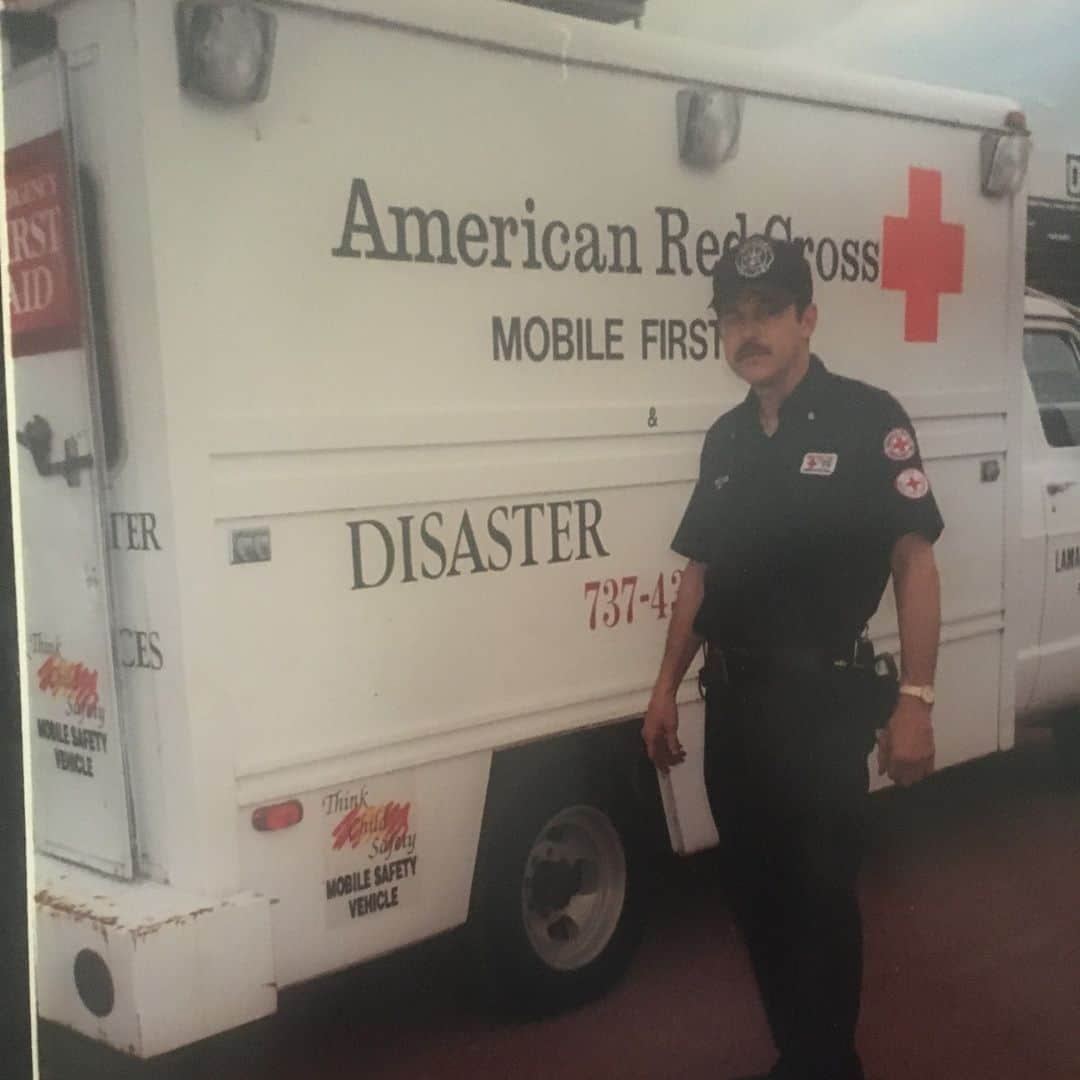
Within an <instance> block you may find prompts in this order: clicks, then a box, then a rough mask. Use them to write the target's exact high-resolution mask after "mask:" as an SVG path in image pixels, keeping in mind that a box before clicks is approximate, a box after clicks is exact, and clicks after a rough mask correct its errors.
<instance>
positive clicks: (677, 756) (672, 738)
mask: <svg viewBox="0 0 1080 1080" xmlns="http://www.w3.org/2000/svg"><path fill="white" fill-rule="evenodd" d="M641 737H642V738H643V739H644V740H645V749H646V751H648V754H649V760H650V761H652V763H653V764H654V765H655V766H656V767H657V768H658V769H659V770H660V771H661V772H662V773H666V772H667V771H668V769H670V768H671V766H672V765H678V764H680V763H681V762H682V761H683V759H684V758H685V757H686V751H685V750H683V748H682V743H680V742H679V707H678V705H676V704H675V694H674V693H671V694H656V693H654V694H653V696H652V698H651V699H650V701H649V708H648V709H647V710H646V712H645V720H644V722H643V723H642V725H641Z"/></svg>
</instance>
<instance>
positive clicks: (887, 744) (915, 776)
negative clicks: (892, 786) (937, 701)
mask: <svg viewBox="0 0 1080 1080" xmlns="http://www.w3.org/2000/svg"><path fill="white" fill-rule="evenodd" d="M877 762H878V775H879V776H880V775H881V774H883V773H886V772H887V773H888V774H889V779H890V780H893V781H894V782H895V783H897V784H899V785H900V786H901V787H907V786H909V785H910V784H915V783H917V782H918V781H919V780H923V779H925V778H926V777H927V776H929V775H930V774H931V773H932V772H933V771H934V726H933V722H932V721H931V718H930V708H929V706H927V705H925V704H923V702H921V701H919V700H917V699H916V698H912V697H909V696H908V695H907V694H901V695H900V700H899V701H898V702H897V705H896V708H895V709H894V710H893V714H892V716H890V717H889V723H888V725H887V726H886V727H885V728H884V729H883V730H882V731H879V732H878V743H877Z"/></svg>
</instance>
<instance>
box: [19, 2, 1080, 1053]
mask: <svg viewBox="0 0 1080 1080" xmlns="http://www.w3.org/2000/svg"><path fill="white" fill-rule="evenodd" d="M36 6H37V7H40V8H47V10H48V12H49V13H50V14H51V16H52V18H53V20H54V23H53V25H54V27H55V33H56V47H55V48H54V49H51V50H49V51H48V52H47V55H44V56H41V57H39V58H37V59H33V60H27V61H26V62H24V63H18V64H15V63H12V64H10V65H9V66H8V69H7V70H6V71H5V91H6V93H5V107H6V110H7V111H6V139H7V145H6V177H5V179H6V191H7V214H8V229H7V236H6V241H5V244H6V246H5V253H6V256H7V259H8V274H7V275H6V276H5V279H4V287H5V305H6V309H7V313H6V318H7V320H8V321H7V323H6V325H5V329H6V330H8V334H7V335H6V340H8V341H9V343H10V349H9V357H10V363H9V364H8V370H7V380H8V381H7V392H8V394H9V395H10V401H11V406H10V408H9V416H11V417H12V426H13V427H14V428H15V429H16V431H17V436H18V442H17V445H13V447H12V450H13V452H12V462H13V467H14V472H15V486H16V491H17V498H18V509H19V523H18V524H19V533H18V536H19V540H20V543H21V549H22V553H23V561H22V569H23V579H22V582H21V586H20V588H21V596H22V600H23V613H22V622H21V626H20V633H21V645H22V662H23V668H22V675H23V679H22V682H23V686H24V694H25V702H24V713H25V719H26V738H27V742H28V746H29V752H30V758H31V761H32V769H33V773H32V779H33V811H34V842H35V846H36V848H37V851H38V857H37V862H36V879H35V898H36V904H37V953H36V966H37V973H38V974H37V987H38V997H39V1009H40V1012H41V1014H42V1015H43V1016H46V1017H48V1018H50V1019H52V1020H55V1021H58V1022H60V1023H63V1024H66V1025H68V1026H70V1027H71V1028H73V1029H75V1030H77V1031H79V1032H81V1033H83V1034H85V1035H87V1036H89V1037H91V1038H95V1039H99V1040H101V1041H103V1042H106V1043H108V1044H110V1045H112V1046H115V1047H119V1048H121V1049H123V1050H125V1051H127V1052H129V1053H131V1054H133V1055H136V1056H139V1057H152V1056H154V1055H156V1054H160V1053H163V1052H165V1051H167V1050H170V1049H173V1048H175V1047H177V1046H180V1045H183V1044H185V1043H189V1042H192V1041H194V1040H196V1039H199V1038H203V1037H206V1036H208V1035H210V1034H213V1033H215V1032H218V1031H221V1030H223V1029H225V1028H228V1027H231V1026H236V1025H239V1024H242V1023H245V1022H247V1021H250V1020H254V1019H256V1018H258V1017H261V1016H265V1015H267V1014H269V1013H271V1012H273V1010H274V1008H275V1004H276V999H277V998H276V995H277V990H278V988H279V987H282V986H288V985H291V984H295V983H298V982H301V981H303V980H305V979H310V978H313V977H316V976H319V975H321V974H323V973H326V972H329V971H332V970H335V969H338V968H342V967H345V966H348V965H351V964H356V963H361V962H363V961H365V960H368V959H370V958H372V957H375V956H379V955H381V954H384V953H388V952H391V951H393V950H395V949H399V948H401V947H403V946H405V945H408V944H410V943H412V942H416V941H419V940H421V939H423V938H426V937H430V936H432V935H435V934H438V933H441V932H443V931H446V930H449V929H451V928H454V927H458V926H461V925H462V924H465V923H466V922H475V923H476V924H478V925H483V926H484V927H485V929H486V931H487V935H486V936H487V938H488V941H489V943H490V945H491V946H492V950H491V953H492V959H493V966H494V969H495V971H496V973H497V975H498V977H499V979H500V984H501V986H502V987H503V989H504V991H505V993H506V994H508V995H509V994H511V993H513V994H515V995H516V996H517V997H518V999H519V1000H520V1001H522V1002H524V1003H525V1004H526V1005H527V1006H528V1007H531V1008H550V1007H551V1006H552V1005H555V1004H565V1003H566V1002H568V1001H577V1000H582V999H584V998H585V997H588V996H590V995H592V994H595V993H597V992H599V991H600V990H601V989H602V988H603V987H605V986H607V985H609V984H610V983H611V981H612V980H613V979H614V978H615V977H617V976H618V975H619V973H620V972H621V971H622V970H623V969H624V968H625V966H626V964H627V962H628V960H629V957H630V954H631V952H632V949H633V945H634V943H635V940H636V938H637V935H638V933H639V931H640V915H641V896H642V892H643V886H644V884H645V881H646V878H647V875H648V873H649V872H650V871H651V869H652V867H651V866H650V859H655V858H657V857H658V855H657V847H658V844H660V843H662V844H663V845H664V846H665V847H667V849H668V850H669V851H670V850H671V849H674V850H675V851H678V852H680V853H687V852H691V851H695V850H700V849H701V848H703V847H707V846H709V845H710V844H715V843H716V842H717V829H716V825H715V823H714V822H713V821H712V819H711V816H710V814H709V810H708V803H707V799H706V793H705V788H704V780H703V746H704V740H705V730H704V709H703V705H702V702H701V699H700V696H699V694H698V690H697V686H696V680H695V679H694V678H693V677H690V678H688V679H687V681H686V683H685V685H684V686H683V688H682V689H681V691H680V695H679V701H680V710H681V723H682V731H683V735H684V742H685V744H686V745H687V746H688V749H689V751H690V752H689V755H688V759H687V761H686V763H685V764H684V765H682V766H680V767H679V768H678V769H675V770H673V771H672V773H671V777H670V780H669V781H665V782H664V783H663V784H662V785H660V784H658V782H657V778H656V775H655V773H654V772H653V771H652V770H651V768H650V767H649V766H648V762H647V760H646V759H645V758H644V755H643V748H642V745H641V739H640V719H641V715H642V713H643V712H644V709H645V707H646V704H647V701H648V696H649V691H650V688H651V684H652V680H653V678H654V676H655V672H656V667H657V663H658V659H659V656H660V653H661V650H662V648H663V641H664V635H665V631H666V628H667V620H668V619H669V618H670V613H671V605H672V601H673V599H674V596H675V594H676V592H677V589H678V581H679V573H680V565H679V564H680V560H679V559H677V558H676V557H675V556H674V555H673V554H672V553H671V552H670V549H669V543H670V540H671V537H672V535H673V533H674V530H675V527H676V524H677V522H678V519H679V515H680V514H681V512H682V509H683V507H684V506H685V503H686V499H687V497H688V495H689V492H690V490H691V488H692V485H693V483H694V481H695V479H696V477H697V472H698V464H699V455H700V449H701V441H702V436H703V433H704V431H705V430H706V429H707V428H708V427H709V425H710V424H711V423H712V422H713V420H714V419H715V418H716V416H717V415H719V414H720V413H722V412H724V411H726V410H727V409H728V408H730V407H731V406H732V405H733V404H735V403H737V402H738V401H739V400H740V399H741V397H742V396H743V394H744V393H745V387H744V386H742V385H741V384H740V383H739V382H738V380H737V379H736V378H735V376H734V375H733V374H732V373H731V371H730V370H729V369H728V367H727V365H726V364H725V362H724V357H723V353H722V349H721V347H720V343H719V335H718V332H717V326H716V323H715V321H714V320H713V318H712V313H711V312H710V311H709V310H708V308H707V306H706V305H707V300H708V298H709V292H710V290H709V281H708V275H709V271H710V269H711V266H712V264H713V262H714V261H715V260H716V258H717V257H719V255H720V253H721V252H722V251H723V250H724V249H725V248H727V247H730V246H731V245H732V244H734V243H736V242H737V241H738V240H739V239H740V238H741V237H743V236H745V235H748V234H751V233H754V232H763V233H767V234H771V235H775V236H783V237H786V238H789V239H794V238H798V239H800V240H802V241H803V242H804V244H805V249H806V251H807V254H808V257H809V259H810V261H811V265H812V269H813V273H814V276H815V297H816V299H817V302H818V305H819V308H820V310H821V319H820V322H819V328H818V331H817V333H816V335H815V342H814V344H815V349H816V351H818V352H819V353H820V354H821V355H822V357H823V358H824V359H825V361H826V363H827V364H828V365H829V366H830V367H831V368H832V369H833V370H836V371H838V372H840V373H843V374H850V375H853V376H856V377H859V378H863V379H865V380H867V381H869V382H872V383H875V384H877V385H879V386H882V387H885V388H886V389H888V390H890V391H891V392H892V393H894V394H895V395H896V396H897V398H898V399H899V400H900V401H901V402H902V403H903V404H904V406H905V407H906V408H907V411H908V412H909V414H910V415H911V417H912V419H913V422H914V424H915V426H916V428H917V433H918V437H919V442H920V446H921V449H922V452H923V459H924V461H925V463H926V468H927V472H928V475H929V476H930V479H931V482H932V484H933V486H934V489H935V493H936V496H937V499H938V502H939V504H940V506H941V508H942V512H943V515H944V517H945V520H946V531H945V534H944V536H943V537H942V539H941V541H940V542H939V544H938V545H937V549H936V550H937V554H938V560H939V565H940V567H941V573H942V580H943V632H942V644H941V651H940V663H939V674H938V681H937V695H938V703H937V705H936V707H935V708H936V712H935V715H936V718H937V732H938V734H937V748H938V764H939V766H941V767H946V766H948V765H952V764H955V763H958V762H962V761H967V760H970V759H972V758H975V757H979V756H981V755H986V754H990V753H993V752H995V751H998V750H1002V749H1008V748H1009V747H1011V746H1012V743H1013V738H1014V734H1015V725H1016V716H1017V711H1018V710H1019V711H1020V712H1021V713H1022V714H1023V715H1031V716H1032V717H1035V716H1052V717H1055V718H1056V717H1058V716H1060V715H1062V714H1061V712H1060V710H1061V709H1062V708H1065V707H1067V706H1069V705H1070V704H1071V703H1074V702H1076V701H1077V700H1080V683H1078V680H1077V678H1076V672H1077V669H1078V665H1077V663H1076V656H1075V649H1076V646H1077V642H1078V641H1080V636H1078V635H1080V619H1078V611H1077V601H1078V599H1080V598H1078V595H1077V591H1076V583H1077V580H1078V579H1080V569H1078V567H1077V551H1078V546H1080V540H1078V539H1077V531H1078V525H1077V522H1078V513H1080V485H1077V483H1076V481H1077V479H1078V478H1080V472H1078V470H1080V461H1078V458H1077V455H1078V454H1080V450H1077V449H1075V448H1074V447H1073V446H1072V445H1071V444H1070V445H1063V444H1064V443H1067V442H1069V440H1071V439H1072V435H1073V433H1075V432H1076V431H1078V430H1080V428H1078V427H1077V423H1078V421H1077V415H1076V412H1075V411H1074V410H1076V409H1077V408H1080V406H1078V404H1077V402H1080V394H1077V393H1076V390H1075V387H1076V386H1077V385H1080V376H1078V374H1077V367H1076V357H1077V353H1076V344H1075V343H1076V336H1075V335H1076V329H1075V327H1076V324H1075V322H1074V321H1073V319H1072V316H1071V314H1070V313H1069V312H1068V311H1067V310H1066V309H1064V308H1062V307H1060V306H1055V305H1054V304H1052V303H1051V302H1049V301H1044V300H1041V299H1038V298H1030V299H1029V300H1028V305H1029V307H1028V312H1029V317H1028V321H1027V324H1026V325H1027V332H1028V335H1029V336H1028V339H1027V340H1028V347H1027V350H1026V355H1027V358H1028V366H1029V370H1030V371H1031V373H1032V379H1033V381H1034V386H1035V390H1034V395H1033V394H1032V391H1031V390H1030V388H1026V387H1025V383H1024V379H1025V376H1024V369H1023V363H1024V355H1025V350H1024V349H1023V347H1022V342H1023V340H1024V333H1025V321H1024V294H1023V284H1024V236H1025V196H1024V190H1023V180H1024V163H1025V162H1026V155H1027V147H1028V138H1029V137H1028V133H1027V131H1026V129H1025V127H1024V121H1023V117H1022V116H1021V115H1020V114H1019V113H1018V112H1017V111H1016V106H1015V103H1014V102H1012V101H1009V100H1007V99H1004V98H998V97H990V96H984V95H976V94H969V93H964V92H959V91H953V90H941V89H937V88H933V87H927V86H921V85H915V84H908V83H904V82H900V81H897V80H888V79H877V78H871V77H864V76H857V75H852V74H850V73H837V72H823V71H819V70H816V69H813V68H809V67H807V68H803V67H800V66H798V65H797V64H793V63H791V62H790V61H788V60H784V61H775V60H770V59H769V58H767V57H760V56H757V55H755V54H751V53H742V52H738V51H717V50H713V49H710V48H705V47H700V46H698V45H694V44H688V43H686V42H677V41H671V40H666V39H663V38H657V37H652V36H649V35H646V34H639V33H634V32H633V31H632V30H631V29H629V28H628V27H623V28H612V27H606V26H599V25H594V24H590V23H587V22H583V21H581V20H578V19H574V18H566V17H558V16H555V15H552V14H551V13H549V12H543V11H537V10H531V9H529V8H527V7H523V6H521V5H513V4H506V3H495V2H492V0H458V2H455V3H454V4H452V5H448V4H444V3H438V2H436V0H310V2H308V3H304V4H296V3H289V2H284V0H283V2H276V0H266V2H260V3H251V2H248V0H183V2H181V3H180V4H178V5H175V6H174V5H171V4H168V5H167V4H162V3H160V2H159V0H67V2H58V3H55V4H39V5H36ZM570 6H574V5H570ZM615 6H617V5H613V7H615ZM623 6H627V5H623ZM629 6H630V7H633V6H634V5H629ZM9 55H10V56H11V57H12V58H14V56H15V54H14V52H12V53H10V54H9ZM778 148H783V151H782V156H781V153H780V150H779V149H778ZM1070 395H1072V396H1070ZM1036 399H1037V403H1038V406H1039V408H1041V410H1042V423H1041V424H1040V421H1039V416H1040V412H1039V408H1037V404H1036ZM1025 410H1026V412H1025ZM1047 431H1049V432H1050V435H1049V438H1048V437H1047V435H1046V432H1047ZM1040 440H1041V441H1040ZM1044 599H1045V602H1044ZM871 630H872V633H873V635H874V638H875V641H876V643H877V644H878V646H879V647H880V648H887V649H891V650H894V651H895V650H896V649H897V648H898V640H897V632H896V623H895V614H894V611H893V607H892V602H891V599H890V598H889V597H887V598H886V601H885V602H884V603H883V605H882V609H881V611H880V612H879V614H878V616H877V617H876V618H875V620H874V624H873V625H872V627H871ZM1062 730H1063V731H1064V730H1065V729H1064V728H1062Z"/></svg>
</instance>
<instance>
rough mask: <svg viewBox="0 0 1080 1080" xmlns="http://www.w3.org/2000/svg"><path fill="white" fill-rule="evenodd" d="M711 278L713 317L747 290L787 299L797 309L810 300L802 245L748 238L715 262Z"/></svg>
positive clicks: (810, 285)
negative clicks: (795, 305)
mask: <svg viewBox="0 0 1080 1080" xmlns="http://www.w3.org/2000/svg"><path fill="white" fill-rule="evenodd" d="M712 279H713V298H712V304H711V305H710V306H711V307H712V308H713V310H714V311H716V312H717V314H719V313H720V310H721V308H722V307H724V306H725V305H727V304H731V303H734V302H735V301H736V300H737V299H738V298H739V296H741V295H742V293H744V292H747V291H752V292H759V293H763V294H766V295H779V296H788V297H790V298H791V301H792V302H794V303H795V304H797V305H799V306H801V307H805V306H806V305H807V304H809V303H810V301H811V300H812V299H813V298H814V282H813V278H812V277H811V276H810V264H809V263H808V262H807V261H806V259H805V257H804V256H803V246H802V244H796V243H794V242H792V241H791V240H773V239H772V238H771V237H768V236H762V235H761V234H760V233H757V234H755V235H753V236H748V237H747V238H746V239H745V240H742V241H740V242H739V243H738V244H736V246H735V247H733V248H731V249H730V250H729V251H727V252H726V253H725V254H724V255H723V257H722V258H720V259H718V260H717V262H716V265H715V266H714V267H713V273H712Z"/></svg>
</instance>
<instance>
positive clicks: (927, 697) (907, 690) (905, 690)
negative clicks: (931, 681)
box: [900, 683, 934, 705]
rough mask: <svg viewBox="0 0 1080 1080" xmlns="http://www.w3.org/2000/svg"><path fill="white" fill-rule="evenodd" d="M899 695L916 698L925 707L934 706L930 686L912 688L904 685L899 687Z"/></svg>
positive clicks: (932, 692) (932, 691)
mask: <svg viewBox="0 0 1080 1080" xmlns="http://www.w3.org/2000/svg"><path fill="white" fill-rule="evenodd" d="M900 693H901V694H907V695H908V697H914V698H918V699H919V700H920V701H921V702H923V703H924V704H926V705H933V704H934V688H933V687H932V686H912V685H911V684H910V683H905V684H904V685H903V686H901V687H900Z"/></svg>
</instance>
